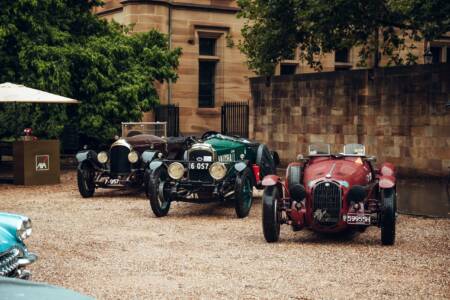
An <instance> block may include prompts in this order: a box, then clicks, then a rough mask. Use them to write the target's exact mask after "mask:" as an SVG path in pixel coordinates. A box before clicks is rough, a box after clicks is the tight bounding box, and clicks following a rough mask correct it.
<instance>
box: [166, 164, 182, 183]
mask: <svg viewBox="0 0 450 300" xmlns="http://www.w3.org/2000/svg"><path fill="white" fill-rule="evenodd" d="M167 173H169V176H170V178H172V179H175V180H178V179H180V178H181V177H183V175H184V167H183V165H182V164H181V163H179V162H174V163H171V164H170V165H169V167H168V168H167Z"/></svg>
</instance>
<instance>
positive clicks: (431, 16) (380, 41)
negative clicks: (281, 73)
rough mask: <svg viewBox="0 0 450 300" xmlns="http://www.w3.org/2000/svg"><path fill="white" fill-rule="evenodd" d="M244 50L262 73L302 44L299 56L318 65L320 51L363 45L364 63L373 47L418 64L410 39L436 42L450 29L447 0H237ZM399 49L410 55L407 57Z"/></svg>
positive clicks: (398, 60)
mask: <svg viewBox="0 0 450 300" xmlns="http://www.w3.org/2000/svg"><path fill="white" fill-rule="evenodd" d="M238 4H239V6H240V7H241V9H242V11H241V13H240V16H241V17H243V18H246V19H247V21H246V23H245V26H244V27H243V29H242V34H243V38H244V40H243V41H242V43H241V50H242V51H243V52H244V53H245V54H246V55H247V57H248V64H249V66H250V68H252V69H254V70H255V71H256V72H257V73H258V74H261V75H263V74H265V75H269V74H273V72H274V68H275V66H276V64H277V63H278V62H279V61H280V60H281V59H282V58H283V57H288V56H289V55H290V54H291V53H292V51H293V50H294V49H296V47H300V50H301V51H300V53H301V57H300V58H301V59H302V60H305V61H306V62H307V63H308V64H309V65H310V66H312V67H315V68H320V66H321V64H320V60H319V57H320V55H319V54H323V53H328V52H332V51H334V50H338V49H343V48H350V47H354V46H359V47H360V49H361V51H360V53H359V55H360V58H361V63H362V64H364V62H365V60H366V59H367V58H368V56H369V55H371V54H372V53H374V51H375V49H377V51H378V49H380V51H381V53H382V54H383V55H386V56H388V57H390V60H391V63H394V64H405V63H414V61H415V59H417V57H414V55H412V51H411V50H412V49H413V47H414V46H411V45H410V44H408V43H406V41H407V40H408V39H411V40H414V41H418V40H421V39H425V40H433V39H435V38H438V37H439V36H440V35H442V34H443V33H446V32H448V31H450V2H449V1H448V0H426V1H424V0H331V1H330V0H238ZM399 50H406V52H408V53H409V55H407V57H406V60H405V59H404V58H402V57H401V56H400V55H399Z"/></svg>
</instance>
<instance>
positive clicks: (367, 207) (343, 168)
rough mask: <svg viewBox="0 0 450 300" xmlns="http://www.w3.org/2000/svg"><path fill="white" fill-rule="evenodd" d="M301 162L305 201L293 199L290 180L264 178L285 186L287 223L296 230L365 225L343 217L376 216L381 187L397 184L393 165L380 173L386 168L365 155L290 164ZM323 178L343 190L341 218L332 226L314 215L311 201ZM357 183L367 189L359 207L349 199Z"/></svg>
mask: <svg viewBox="0 0 450 300" xmlns="http://www.w3.org/2000/svg"><path fill="white" fill-rule="evenodd" d="M299 165H300V166H302V168H303V172H302V173H303V174H302V175H303V176H302V182H301V184H302V185H303V186H304V187H305V189H306V198H305V199H304V201H301V202H295V201H293V200H292V199H290V196H289V192H288V191H289V187H288V180H286V182H285V183H281V182H280V181H279V179H278V178H276V176H275V177H274V175H272V176H271V177H265V178H264V180H263V185H274V184H279V185H283V188H282V190H284V200H283V203H285V206H286V207H287V209H286V214H287V216H288V220H287V221H286V223H288V224H290V225H292V226H293V228H294V229H296V230H299V229H301V228H303V227H308V228H310V229H312V230H315V231H319V232H340V231H344V230H346V229H348V228H349V227H355V226H356V227H361V226H364V227H365V225H349V224H347V222H346V221H345V220H344V215H347V214H348V213H350V214H356V215H364V214H366V215H367V214H374V215H376V214H377V213H378V211H379V196H378V195H379V189H380V188H391V187H394V186H395V177H394V176H395V168H394V166H393V165H392V164H389V163H385V164H383V165H382V167H381V168H380V172H381V171H383V172H384V174H386V175H383V174H379V172H378V171H377V170H375V168H374V167H373V166H372V164H371V162H370V161H369V160H368V159H366V158H365V157H362V156H342V155H336V156H333V155H330V156H312V157H309V158H308V159H307V160H305V161H304V163H297V162H296V163H291V164H290V166H299ZM383 168H384V169H383ZM387 174H389V175H387ZM286 175H288V174H286ZM286 178H287V176H286ZM322 181H329V182H334V183H337V184H338V185H339V187H340V190H341V195H342V196H341V199H342V204H341V210H340V217H339V221H338V222H337V224H335V225H333V226H324V225H321V224H320V223H319V222H316V221H315V218H314V212H313V203H312V201H313V199H312V194H313V189H314V187H315V185H316V184H317V183H318V182H322ZM276 182H278V183H276ZM354 185H359V186H363V187H364V188H365V189H366V191H367V196H366V198H365V199H364V200H363V201H361V202H360V203H358V204H357V205H356V207H354V206H353V205H354V204H355V203H351V204H350V203H348V201H347V194H348V191H349V190H350V188H351V187H352V186H354Z"/></svg>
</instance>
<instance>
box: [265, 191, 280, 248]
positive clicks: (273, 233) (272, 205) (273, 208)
mask: <svg viewBox="0 0 450 300" xmlns="http://www.w3.org/2000/svg"><path fill="white" fill-rule="evenodd" d="M279 203H280V195H279V190H278V187H277V186H268V187H266V188H265V189H264V193H263V197H262V207H263V210H262V225H263V233H264V238H265V239H266V241H267V242H268V243H273V242H277V241H278V238H279V237H280V212H279V208H278V205H279Z"/></svg>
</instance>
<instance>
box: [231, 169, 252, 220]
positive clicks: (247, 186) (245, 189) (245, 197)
mask: <svg viewBox="0 0 450 300" xmlns="http://www.w3.org/2000/svg"><path fill="white" fill-rule="evenodd" d="M250 174H251V172H250V169H249V168H246V169H245V170H244V171H243V172H242V173H240V174H237V177H236V183H235V186H234V195H235V197H234V202H235V210H236V215H237V217H238V218H245V217H247V216H248V214H249V212H250V209H251V207H252V204H253V186H252V178H251V176H250Z"/></svg>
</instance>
